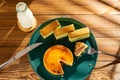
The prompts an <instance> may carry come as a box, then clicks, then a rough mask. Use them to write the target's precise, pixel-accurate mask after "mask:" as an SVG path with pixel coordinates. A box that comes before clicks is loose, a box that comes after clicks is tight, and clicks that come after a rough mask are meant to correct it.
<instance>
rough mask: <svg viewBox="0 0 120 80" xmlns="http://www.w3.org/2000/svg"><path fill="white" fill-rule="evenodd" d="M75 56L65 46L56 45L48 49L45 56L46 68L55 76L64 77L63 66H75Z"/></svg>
mask: <svg viewBox="0 0 120 80" xmlns="http://www.w3.org/2000/svg"><path fill="white" fill-rule="evenodd" d="M73 61H74V58H73V54H72V52H71V51H70V49H68V48H67V47H65V46H63V45H54V46H51V47H50V48H48V49H47V50H46V52H45V54H44V56H43V62H44V67H45V68H46V70H47V71H48V72H49V73H51V74H53V75H63V74H64V70H63V68H62V65H63V64H65V65H69V66H72V65H73Z"/></svg>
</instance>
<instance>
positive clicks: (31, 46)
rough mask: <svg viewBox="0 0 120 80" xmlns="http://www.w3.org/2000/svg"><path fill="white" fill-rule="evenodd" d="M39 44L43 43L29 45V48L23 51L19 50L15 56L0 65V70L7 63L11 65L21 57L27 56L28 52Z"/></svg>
mask: <svg viewBox="0 0 120 80" xmlns="http://www.w3.org/2000/svg"><path fill="white" fill-rule="evenodd" d="M41 44H43V43H42V42H40V43H35V44H33V45H30V46H28V47H26V48H25V49H23V50H21V51H20V52H18V53H16V55H15V56H13V57H12V58H11V59H9V60H8V61H6V62H4V63H3V64H1V65H0V69H3V67H5V66H6V65H8V64H9V63H11V62H13V61H15V60H16V59H18V58H20V57H22V56H23V55H25V54H27V53H28V52H30V51H31V50H33V49H35V48H36V47H38V46H39V45H41Z"/></svg>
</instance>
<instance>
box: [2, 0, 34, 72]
mask: <svg viewBox="0 0 120 80" xmlns="http://www.w3.org/2000/svg"><path fill="white" fill-rule="evenodd" d="M20 1H22V2H26V3H27V5H30V4H31V3H32V1H33V0H6V4H5V5H4V6H3V7H2V8H3V9H4V7H6V6H8V5H9V4H17V3H18V2H20ZM11 7H12V9H15V5H11ZM14 11H15V10H14ZM13 13H14V14H16V11H15V12H13ZM5 14H9V13H7V12H6V13H5ZM8 16H13V15H12V14H11V15H8ZM8 16H3V17H6V18H5V19H6V20H0V22H1V23H0V64H2V63H4V62H5V61H7V60H8V59H10V58H11V57H12V56H14V55H15V54H16V53H17V52H19V51H20V50H22V49H24V47H26V46H27V45H28V42H29V38H30V36H31V33H32V32H30V33H25V32H22V31H21V30H20V29H19V28H18V26H17V18H15V19H12V18H11V19H10V20H9V19H8V20H7V17H8ZM14 17H16V15H14ZM3 19H4V18H3ZM23 60H24V61H23ZM25 61H28V59H27V56H23V57H22V59H20V61H15V63H13V64H12V65H9V66H7V67H6V68H5V70H8V71H9V70H11V71H14V70H15V69H16V68H15V67H16V66H15V65H17V67H19V66H21V67H22V66H23V65H25V66H24V69H26V68H27V66H28V64H29V63H26V62H25ZM3 70H4V69H3ZM3 70H1V71H0V74H2V71H3Z"/></svg>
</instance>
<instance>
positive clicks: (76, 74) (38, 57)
mask: <svg viewBox="0 0 120 80" xmlns="http://www.w3.org/2000/svg"><path fill="white" fill-rule="evenodd" d="M54 20H58V21H59V22H60V24H61V26H66V25H69V24H74V26H75V28H76V29H79V28H82V27H85V26H84V25H83V24H82V23H80V22H78V21H76V20H74V19H70V18H55V19H52V20H48V21H47V22H45V23H43V24H42V25H40V26H39V27H38V28H37V29H36V31H35V32H34V34H33V35H32V37H31V40H30V43H29V45H32V44H34V43H37V42H43V44H42V45H40V46H39V47H37V48H36V49H34V50H32V51H31V52H29V54H28V56H29V60H30V63H31V65H32V68H33V70H34V71H35V72H36V73H37V74H38V75H39V76H40V77H41V78H42V79H45V80H84V79H85V78H86V77H87V76H88V75H89V74H90V73H91V71H92V70H93V68H94V66H95V64H96V60H97V54H94V55H88V54H86V53H84V54H83V55H82V57H79V58H78V57H75V56H74V64H73V66H72V67H71V66H67V65H63V70H64V75H63V76H56V75H52V74H50V73H49V72H48V71H47V70H46V69H45V67H44V65H43V55H44V52H45V51H46V50H47V49H48V48H49V47H50V46H52V45H56V44H61V45H64V46H66V47H68V48H69V49H70V50H71V51H72V52H74V48H75V42H73V43H71V42H70V41H69V40H68V37H65V38H62V39H59V40H56V39H55V37H54V35H51V36H49V37H48V38H47V39H43V38H42V36H41V35H40V33H39V30H40V29H42V28H43V27H44V26H45V25H47V24H49V23H50V22H51V21H54ZM80 41H82V42H84V43H85V44H87V45H88V46H89V47H93V48H95V49H96V50H97V44H96V41H95V38H94V36H93V34H92V33H91V32H90V37H89V38H87V39H84V40H80Z"/></svg>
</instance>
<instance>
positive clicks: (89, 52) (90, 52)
mask: <svg viewBox="0 0 120 80" xmlns="http://www.w3.org/2000/svg"><path fill="white" fill-rule="evenodd" d="M85 51H86V52H87V54H95V53H98V54H100V53H102V54H105V55H109V56H112V57H115V58H118V59H120V56H119V55H115V54H109V53H104V52H102V51H97V50H95V49H94V48H91V47H89V48H87V49H86V50H85Z"/></svg>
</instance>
